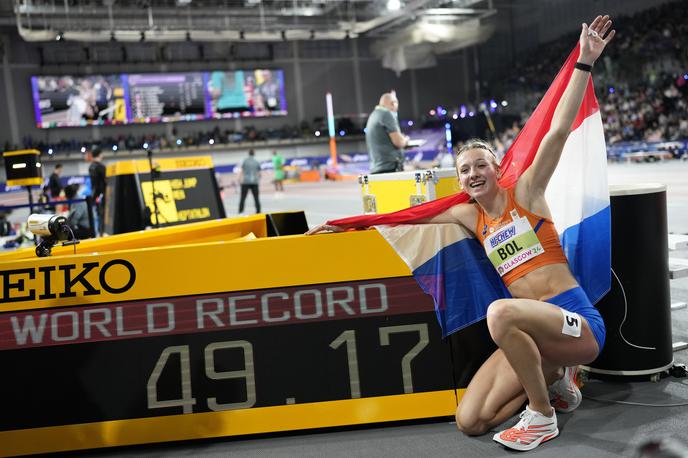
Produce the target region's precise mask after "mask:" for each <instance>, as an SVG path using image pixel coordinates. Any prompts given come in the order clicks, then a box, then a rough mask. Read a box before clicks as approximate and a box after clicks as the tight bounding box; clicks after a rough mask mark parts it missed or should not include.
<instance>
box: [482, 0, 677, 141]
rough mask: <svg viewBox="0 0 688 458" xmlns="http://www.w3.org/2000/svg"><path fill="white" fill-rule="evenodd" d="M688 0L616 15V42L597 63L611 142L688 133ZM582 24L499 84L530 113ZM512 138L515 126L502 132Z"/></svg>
mask: <svg viewBox="0 0 688 458" xmlns="http://www.w3.org/2000/svg"><path fill="white" fill-rule="evenodd" d="M687 17H688V2H684V1H676V2H670V3H666V4H664V5H661V6H658V7H655V8H651V9H648V10H645V11H642V12H640V13H637V14H635V15H633V16H630V17H624V16H622V17H619V18H614V28H615V29H616V31H617V34H616V36H615V37H614V42H615V43H614V46H610V47H609V53H608V54H607V55H606V56H605V57H604V58H603V60H602V61H601V62H598V63H597V64H596V66H595V68H594V69H593V77H594V81H595V89H596V93H597V97H598V100H599V103H600V108H601V114H602V119H603V121H604V127H605V136H606V139H607V143H608V144H610V145H613V144H615V143H618V142H621V141H660V140H682V139H688V21H686V18H687ZM577 34H578V32H575V33H574V32H572V33H571V34H568V35H566V36H563V37H561V38H560V39H558V40H556V41H554V42H552V43H547V44H546V45H543V46H540V47H539V48H538V49H537V50H536V51H535V52H532V53H529V56H530V57H529V58H526V59H524V60H523V61H522V62H520V64H519V65H517V66H515V68H514V71H513V73H512V75H514V76H512V77H510V78H507V79H506V80H502V81H498V82H496V83H494V84H493V86H494V90H495V91H497V92H499V93H501V94H503V97H504V98H507V99H509V100H510V103H511V104H512V106H518V107H520V108H521V109H522V111H521V120H520V124H521V125H522V124H523V123H525V121H526V120H527V117H528V115H529V113H531V112H532V110H533V109H534V108H535V106H536V105H537V103H538V102H539V100H540V99H541V98H542V96H543V94H544V92H545V91H546V90H547V88H548V87H549V84H550V83H551V81H552V80H553V79H554V76H555V75H556V72H557V71H558V70H559V68H560V67H561V65H562V60H563V57H564V56H566V55H567V54H568V53H569V51H570V49H571V46H572V43H575V42H576V37H577ZM501 137H502V138H500V140H501V141H502V143H504V144H505V145H506V146H508V144H509V143H510V141H509V140H510V139H513V137H514V135H513V130H512V129H507V130H505V131H504V132H502V135H501Z"/></svg>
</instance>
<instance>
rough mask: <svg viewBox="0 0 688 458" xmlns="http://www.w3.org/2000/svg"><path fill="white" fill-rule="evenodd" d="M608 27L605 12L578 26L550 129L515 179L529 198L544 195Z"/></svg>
mask: <svg viewBox="0 0 688 458" xmlns="http://www.w3.org/2000/svg"><path fill="white" fill-rule="evenodd" d="M611 26H612V21H611V20H610V19H609V16H606V15H605V16H597V17H596V18H595V20H594V21H593V22H592V24H590V26H589V27H588V25H587V24H583V25H582V27H581V34H580V39H579V41H580V54H579V56H578V61H577V62H578V63H577V64H576V68H575V70H574V71H573V74H572V75H571V79H570V80H569V83H568V85H567V87H566V90H565V91H564V94H563V95H562V97H561V99H560V101H559V104H558V105H557V108H556V110H555V111H554V116H553V118H552V124H551V125H550V129H549V131H548V132H547V134H546V135H545V137H544V138H543V139H542V142H541V143H540V147H539V148H538V151H537V153H536V155H535V159H534V160H533V163H532V164H531V166H530V167H529V168H528V170H526V171H525V172H524V173H523V175H521V178H519V180H518V185H517V186H518V187H519V188H521V191H522V193H519V194H522V195H523V194H526V195H528V196H530V198H531V199H534V198H535V199H536V198H537V197H538V196H543V195H544V192H545V188H547V183H549V179H550V178H551V177H552V174H553V173H554V169H556V167H557V164H558V162H559V158H560V157H561V152H562V150H563V148H564V143H566V139H567V137H568V136H569V133H570V132H571V126H572V125H573V121H574V120H575V119H576V115H577V114H578V110H579V109H580V106H581V103H582V101H583V96H584V94H585V89H586V87H587V85H588V79H589V78H590V69H591V67H592V65H593V64H594V63H595V61H596V60H597V58H598V57H600V55H601V54H602V51H604V48H605V46H607V44H608V43H609V42H610V41H611V39H612V38H613V37H614V34H615V31H614V30H611V31H610V28H611ZM605 35H606V36H605Z"/></svg>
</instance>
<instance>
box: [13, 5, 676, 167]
mask: <svg viewBox="0 0 688 458" xmlns="http://www.w3.org/2000/svg"><path fill="white" fill-rule="evenodd" d="M685 18H688V2H684V1H676V2H671V3H666V4H664V5H661V6H659V7H655V8H652V9H649V10H645V11H642V12H640V13H637V14H636V15H634V16H631V17H619V18H615V28H616V30H617V35H616V37H615V38H614V41H615V44H614V46H611V47H610V49H609V53H608V54H607V55H606V56H605V58H604V59H603V60H602V61H601V62H598V63H597V65H596V66H595V69H593V75H594V80H595V86H596V91H597V95H598V99H599V102H600V107H601V113H602V118H603V120H604V125H605V135H606V138H607V143H608V144H610V145H613V144H615V143H618V142H622V141H654V140H683V139H688V21H686V20H685ZM648 25H651V26H648ZM577 35H578V32H572V33H571V34H567V35H565V36H563V37H561V38H559V39H557V40H555V41H554V42H551V43H547V44H545V45H542V46H540V47H539V48H538V49H537V50H535V51H534V52H532V51H529V52H528V56H527V57H524V58H523V59H520V58H519V59H518V64H516V65H515V66H514V67H513V71H511V72H510V73H511V75H513V76H511V77H507V78H503V75H498V76H499V79H496V80H495V81H489V82H485V83H484V84H483V86H484V90H485V91H487V93H491V94H495V95H497V94H498V95H499V97H494V99H496V100H497V101H502V100H508V101H509V108H508V109H503V107H506V103H505V102H501V103H500V102H497V103H495V102H494V99H493V100H491V103H490V104H491V105H492V104H494V108H496V109H497V110H496V111H497V112H496V113H495V112H494V111H495V109H494V108H492V109H490V111H492V112H493V113H492V116H493V118H494V119H495V121H497V125H498V126H499V128H498V129H497V135H496V138H494V137H495V135H493V134H491V133H490V132H488V131H487V130H486V131H485V132H473V133H471V136H474V135H475V136H483V137H487V138H491V139H493V140H494V142H495V143H496V144H497V148H498V149H499V150H500V151H505V150H506V149H507V148H508V147H509V145H510V144H511V142H512V141H513V139H514V138H515V137H516V135H517V134H518V132H519V129H520V127H521V126H522V125H523V124H524V123H525V121H527V118H528V116H529V114H530V113H531V112H532V111H533V109H534V108H535V106H536V105H537V103H538V102H539V100H540V99H541V98H542V96H543V94H544V92H545V91H546V90H547V88H548V87H549V84H550V83H551V81H552V80H553V78H554V76H555V75H556V73H557V71H558V70H559V68H560V67H561V64H562V62H563V58H564V57H565V56H566V55H567V54H568V53H569V51H570V49H571V46H572V43H575V42H576V39H577ZM488 99H490V98H488ZM502 104H504V105H502ZM448 105H449V106H451V103H449V104H448ZM481 106H482V105H481V102H476V103H468V102H467V103H466V104H465V105H461V108H460V109H459V108H457V109H455V110H448V111H445V110H442V113H433V112H434V111H436V110H434V109H433V110H431V111H430V113H431V114H432V116H431V117H430V118H433V119H434V120H435V121H441V123H442V125H443V124H444V122H445V120H447V121H449V122H454V121H453V120H458V121H457V122H461V120H459V119H458V118H459V116H457V115H458V114H459V113H460V118H464V117H474V116H475V117H480V116H484V115H487V110H486V109H485V108H484V107H482V109H481ZM488 108H490V107H488ZM514 120H515V122H514ZM428 121H429V119H428V116H427V115H426V116H425V117H424V119H421V120H417V121H416V123H415V125H416V126H423V125H425V124H427V122H428ZM430 121H431V120H430ZM402 124H404V123H402ZM412 124H413V123H412V122H409V123H408V125H409V126H410V125H412ZM200 126H202V127H200ZM402 127H404V126H402ZM336 130H337V132H338V134H340V135H341V134H342V133H343V134H344V135H351V134H354V135H355V134H362V126H359V125H357V124H356V123H355V122H353V121H352V120H350V119H348V118H343V119H340V120H339V121H338V123H337V129H336ZM103 132H107V129H103ZM321 132H322V137H323V138H324V137H326V135H325V133H326V127H325V121H324V120H323V119H322V118H318V119H314V120H313V121H312V122H311V123H308V122H302V123H301V124H300V125H298V126H289V125H285V126H282V127H281V128H269V129H259V128H256V127H255V126H247V127H244V128H243V129H241V130H232V129H221V128H220V127H219V126H213V127H211V128H210V129H209V128H208V125H207V124H205V125H202V124H199V129H198V130H197V131H196V132H192V133H184V134H180V133H178V132H177V130H176V128H174V129H172V133H171V135H165V134H153V135H151V134H144V135H140V136H135V135H133V134H129V135H127V136H118V137H107V138H103V139H101V140H99V141H95V142H93V145H91V144H90V143H89V145H84V144H83V142H80V141H78V140H76V139H71V140H68V139H63V140H61V141H59V142H51V143H48V142H45V141H41V140H35V139H32V138H31V137H29V136H27V137H26V138H24V139H23V145H21V146H22V147H23V148H26V149H28V148H36V149H39V150H41V151H43V152H45V153H48V154H62V155H69V154H71V153H78V152H80V151H81V152H83V151H84V150H85V149H86V148H89V147H91V146H97V147H100V148H102V149H103V150H106V151H112V152H115V153H116V152H117V151H126V150H129V151H131V150H137V149H146V148H150V149H156V150H165V149H175V148H188V147H197V146H207V145H210V146H213V145H216V146H219V145H224V144H233V143H234V144H236V143H244V142H255V141H266V140H287V139H313V138H314V136H316V137H317V136H318V134H320V133H321ZM16 146H17V145H8V144H6V145H4V147H5V150H9V149H13V148H16Z"/></svg>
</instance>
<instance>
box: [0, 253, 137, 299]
mask: <svg viewBox="0 0 688 458" xmlns="http://www.w3.org/2000/svg"><path fill="white" fill-rule="evenodd" d="M113 268H114V269H115V271H118V270H119V271H121V270H122V269H124V271H125V278H127V279H126V280H125V281H124V282H123V284H113V280H112V274H111V275H110V276H108V271H109V270H110V269H113ZM0 277H2V279H1V280H0V281H2V298H0V304H1V303H6V302H19V301H33V300H36V299H38V300H42V299H56V298H58V297H59V298H63V297H75V296H78V295H83V296H93V295H97V294H101V290H104V291H106V292H108V293H110V294H121V293H124V292H126V291H128V290H129V289H131V287H132V286H133V285H134V282H136V269H134V266H133V265H132V264H131V263H130V262H129V261H126V260H124V259H113V260H112V261H108V262H106V263H105V264H103V266H102V267H101V266H100V263H99V262H85V263H83V264H81V265H77V264H63V265H58V266H43V267H38V268H28V269H14V270H2V271H0ZM117 283H120V282H117Z"/></svg>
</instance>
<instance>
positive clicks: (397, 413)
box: [0, 389, 465, 456]
mask: <svg viewBox="0 0 688 458" xmlns="http://www.w3.org/2000/svg"><path fill="white" fill-rule="evenodd" d="M464 391H465V390H464V389H460V390H456V392H454V390H448V391H435V392H429V393H417V394H403V395H397V396H383V397H377V398H366V399H347V400H342V401H329V402H318V403H311V404H297V405H293V406H277V407H262V408H255V409H242V410H230V411H225V412H209V413H199V414H194V415H175V416H168V417H154V418H143V419H138V420H119V421H107V422H99V423H87V424H80V425H69V426H57V427H48V428H40V429H30V430H17V431H10V432H0V456H18V455H29V454H37V453H49V452H52V453H54V452H65V451H70V450H82V449H90V448H100V447H114V446H123V445H134V444H142V443H156V442H168V441H182V440H189V439H198V438H213V437H229V436H240V435H247V434H256V433H263V432H265V431H273V432H279V431H298V430H302V429H314V428H326V427H335V426H346V425H352V424H366V423H380V422H385V421H400V420H413V419H418V418H432V417H444V416H450V415H454V411H455V410H456V399H457V398H458V399H459V400H460V399H461V396H462V395H463V393H464Z"/></svg>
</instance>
